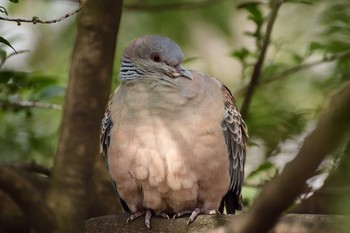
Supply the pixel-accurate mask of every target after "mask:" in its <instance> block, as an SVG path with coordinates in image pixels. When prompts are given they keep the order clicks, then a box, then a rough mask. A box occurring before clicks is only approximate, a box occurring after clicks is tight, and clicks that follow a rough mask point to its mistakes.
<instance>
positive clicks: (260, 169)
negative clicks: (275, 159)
mask: <svg viewBox="0 0 350 233" xmlns="http://www.w3.org/2000/svg"><path fill="white" fill-rule="evenodd" d="M273 167H274V165H273V164H272V163H270V162H265V163H262V164H260V166H259V167H258V168H256V169H255V170H254V171H252V172H251V173H250V174H249V175H248V177H249V178H250V177H253V176H255V175H257V174H259V173H260V172H263V171H267V170H269V169H270V168H273Z"/></svg>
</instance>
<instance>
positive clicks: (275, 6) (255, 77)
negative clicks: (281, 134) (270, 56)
mask: <svg viewBox="0 0 350 233" xmlns="http://www.w3.org/2000/svg"><path fill="white" fill-rule="evenodd" d="M282 3H283V0H273V1H272V9H271V13H270V16H269V20H268V22H267V26H266V32H265V36H264V38H263V41H262V46H261V52H260V54H259V57H258V60H257V61H256V63H255V66H254V70H253V74H252V78H251V80H250V83H249V86H248V90H247V94H246V96H245V98H244V100H243V104H242V107H241V114H242V117H243V118H246V117H247V113H248V110H249V106H250V103H251V100H252V97H253V94H254V91H255V88H256V86H257V84H258V81H259V78H260V76H261V70H262V67H263V63H264V60H265V54H266V51H267V48H268V46H269V44H270V37H271V33H272V29H273V25H274V23H275V21H276V17H277V13H278V10H279V9H280V6H281V5H282Z"/></svg>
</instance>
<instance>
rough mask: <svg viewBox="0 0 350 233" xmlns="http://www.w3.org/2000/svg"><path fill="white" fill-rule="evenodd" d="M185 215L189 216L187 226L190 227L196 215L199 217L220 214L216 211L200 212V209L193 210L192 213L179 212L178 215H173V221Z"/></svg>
mask: <svg viewBox="0 0 350 233" xmlns="http://www.w3.org/2000/svg"><path fill="white" fill-rule="evenodd" d="M185 214H191V215H190V217H189V218H188V221H187V225H190V224H191V223H192V222H193V221H194V220H195V219H196V218H197V217H198V215H201V214H209V215H214V214H220V212H219V211H218V210H202V209H201V208H195V209H194V210H193V211H192V210H183V211H180V212H179V213H176V214H174V216H173V219H175V218H178V217H181V216H183V215H185Z"/></svg>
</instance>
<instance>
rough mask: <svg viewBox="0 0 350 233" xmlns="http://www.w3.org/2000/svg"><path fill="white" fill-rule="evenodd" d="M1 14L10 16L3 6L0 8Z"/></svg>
mask: <svg viewBox="0 0 350 233" xmlns="http://www.w3.org/2000/svg"><path fill="white" fill-rule="evenodd" d="M0 12H1V13H4V14H5V15H8V14H7V10H6V8H5V7H3V6H0Z"/></svg>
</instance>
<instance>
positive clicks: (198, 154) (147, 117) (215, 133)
mask: <svg viewBox="0 0 350 233" xmlns="http://www.w3.org/2000/svg"><path fill="white" fill-rule="evenodd" d="M172 94H173V95H176V93H172ZM167 96H168V98H166V99H164V98H163V99H159V98H161V96H159V97H158V99H157V93H156V94H154V93H151V94H150V93H147V92H145V93H143V94H141V96H138V97H135V96H132V95H131V96H129V97H128V98H127V99H124V101H120V102H119V103H118V104H115V108H114V109H112V112H111V115H112V117H113V114H114V115H116V116H117V117H116V118H115V119H113V122H114V126H113V128H112V130H111V135H110V136H111V146H110V148H109V152H108V166H109V172H110V174H111V177H112V179H113V180H114V181H115V182H116V183H117V189H118V193H119V195H120V197H121V198H122V199H123V200H124V201H125V202H126V203H127V205H128V206H129V208H130V209H131V211H136V210H137V209H140V208H150V209H153V210H155V211H158V212H162V211H167V212H177V211H181V210H185V209H193V208H195V207H203V205H208V207H207V208H208V209H217V208H218V206H219V204H220V201H221V198H222V196H223V195H224V194H225V192H226V191H227V187H228V182H229V176H228V156H227V151H226V146H225V144H224V143H225V142H224V138H223V133H222V130H221V128H220V119H221V115H220V111H222V110H221V107H220V106H218V107H215V106H213V109H208V108H203V107H201V106H198V105H196V104H194V105H193V107H192V108H185V109H188V110H186V111H182V110H181V109H183V107H182V106H183V105H186V104H193V103H191V101H192V102H195V101H196V100H195V98H196V95H195V94H192V95H189V96H180V98H179V97H176V98H172V97H171V95H170V97H169V95H167ZM135 98H139V99H135ZM153 101H156V102H153ZM210 114H211V115H214V117H209V118H208V115H210ZM215 114H216V115H217V117H216V118H217V120H216V119H215ZM207 119H210V121H208V120H207ZM218 179H220V180H221V182H220V184H215V180H218ZM216 183H218V182H216Z"/></svg>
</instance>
